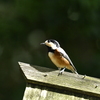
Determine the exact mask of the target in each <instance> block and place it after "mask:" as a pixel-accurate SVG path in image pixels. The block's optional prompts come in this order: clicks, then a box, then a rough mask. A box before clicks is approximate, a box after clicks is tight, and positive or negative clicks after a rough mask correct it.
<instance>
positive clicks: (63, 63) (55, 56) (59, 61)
mask: <svg viewBox="0 0 100 100" xmlns="http://www.w3.org/2000/svg"><path fill="white" fill-rule="evenodd" d="M48 56H49V57H50V59H51V61H52V62H53V63H54V64H55V65H56V66H57V67H60V68H64V67H66V68H68V69H70V68H69V67H71V65H70V63H69V61H68V60H67V59H65V58H64V57H63V56H62V55H61V54H60V53H59V52H58V51H57V50H55V52H54V53H52V52H49V53H48Z"/></svg>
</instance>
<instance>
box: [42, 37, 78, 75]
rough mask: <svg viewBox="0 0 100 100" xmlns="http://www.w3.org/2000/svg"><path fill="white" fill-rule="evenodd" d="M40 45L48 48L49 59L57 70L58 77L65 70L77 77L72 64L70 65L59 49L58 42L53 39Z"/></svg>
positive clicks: (69, 61) (62, 51) (65, 54)
mask: <svg viewBox="0 0 100 100" xmlns="http://www.w3.org/2000/svg"><path fill="white" fill-rule="evenodd" d="M41 44H42V45H45V46H46V47H47V48H48V56H49V58H50V59H51V61H52V62H53V63H54V64H55V65H56V66H57V67H58V69H59V73H58V76H59V75H62V73H63V72H64V71H65V69H68V70H70V71H72V72H73V73H75V74H77V75H78V72H77V70H76V68H75V66H74V64H73V63H72V61H71V59H70V58H69V56H68V54H67V53H66V52H65V51H64V50H63V49H62V48H61V47H60V44H59V42H58V41H56V40H54V39H48V40H46V41H45V42H43V43H41Z"/></svg>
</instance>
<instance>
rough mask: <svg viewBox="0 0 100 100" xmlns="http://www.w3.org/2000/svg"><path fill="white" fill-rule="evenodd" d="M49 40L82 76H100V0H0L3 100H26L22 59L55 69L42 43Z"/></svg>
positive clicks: (1, 91) (0, 78) (0, 84)
mask: <svg viewBox="0 0 100 100" xmlns="http://www.w3.org/2000/svg"><path fill="white" fill-rule="evenodd" d="M51 38H52V39H56V40H57V41H59V42H60V44H61V46H62V47H63V48H64V49H65V51H66V52H67V53H68V55H69V56H70V58H71V60H72V61H73V63H74V65H75V66H76V68H77V70H78V73H80V74H86V75H89V76H92V77H97V78H100V0H62V1H61V0H39V1H38V0H0V100H22V97H23V92H24V89H25V80H24V78H23V76H22V74H21V72H20V69H19V66H18V61H22V62H26V63H30V64H33V65H34V64H35V65H40V66H45V67H52V68H55V69H57V68H56V67H55V66H54V65H53V64H52V63H51V61H50V60H49V58H48V56H47V50H46V48H45V47H43V46H41V45H40V43H41V42H44V41H45V40H46V39H51Z"/></svg>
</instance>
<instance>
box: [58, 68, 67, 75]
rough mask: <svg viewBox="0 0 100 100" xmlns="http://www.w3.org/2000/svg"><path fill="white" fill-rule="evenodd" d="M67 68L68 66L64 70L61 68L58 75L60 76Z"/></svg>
mask: <svg viewBox="0 0 100 100" xmlns="http://www.w3.org/2000/svg"><path fill="white" fill-rule="evenodd" d="M65 69H66V68H63V69H62V70H60V72H59V73H58V76H59V75H62V73H63V72H64V71H65Z"/></svg>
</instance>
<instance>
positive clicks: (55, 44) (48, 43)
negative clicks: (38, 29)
mask: <svg viewBox="0 0 100 100" xmlns="http://www.w3.org/2000/svg"><path fill="white" fill-rule="evenodd" d="M41 44H44V45H46V46H47V47H50V48H52V49H53V50H54V49H57V48H58V47H60V44H59V43H58V42H57V41H56V40H54V39H49V40H46V41H45V42H44V43H41Z"/></svg>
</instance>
